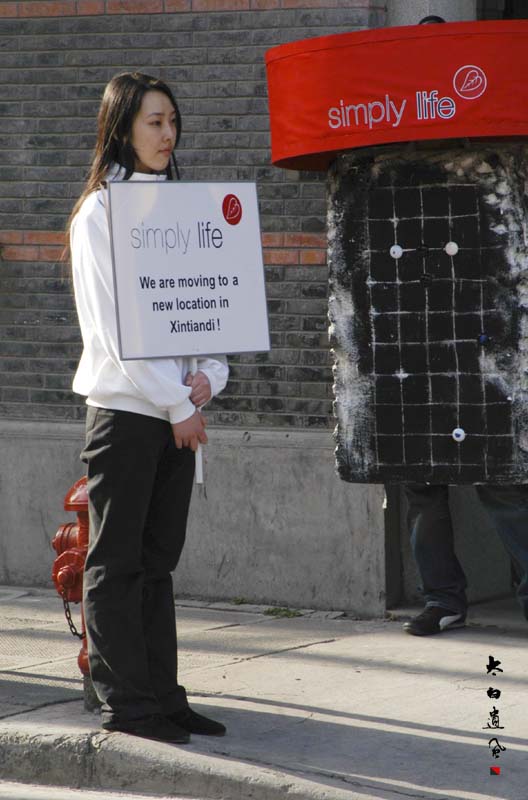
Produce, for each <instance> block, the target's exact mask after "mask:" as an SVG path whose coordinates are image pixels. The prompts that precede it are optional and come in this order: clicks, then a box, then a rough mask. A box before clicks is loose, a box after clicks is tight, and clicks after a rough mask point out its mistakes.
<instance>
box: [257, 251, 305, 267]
mask: <svg viewBox="0 0 528 800" xmlns="http://www.w3.org/2000/svg"><path fill="white" fill-rule="evenodd" d="M264 263H265V264H270V265H273V264H298V263H299V251H298V250H264Z"/></svg>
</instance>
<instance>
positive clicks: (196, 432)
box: [172, 411, 207, 451]
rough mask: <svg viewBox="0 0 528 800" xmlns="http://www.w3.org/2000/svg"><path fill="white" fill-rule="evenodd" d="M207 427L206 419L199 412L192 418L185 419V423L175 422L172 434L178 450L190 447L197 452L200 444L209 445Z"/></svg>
mask: <svg viewBox="0 0 528 800" xmlns="http://www.w3.org/2000/svg"><path fill="white" fill-rule="evenodd" d="M206 425H207V423H206V421H205V418H204V417H203V416H202V414H200V412H199V411H195V412H194V414H193V415H192V417H189V418H188V419H184V420H183V422H173V423H172V433H173V436H174V441H175V443H176V447H177V448H178V450H181V448H182V447H190V448H191V450H194V451H196V450H198V445H199V444H207V434H206V432H205V426H206Z"/></svg>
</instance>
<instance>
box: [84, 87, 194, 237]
mask: <svg viewBox="0 0 528 800" xmlns="http://www.w3.org/2000/svg"><path fill="white" fill-rule="evenodd" d="M152 91H155V92H162V93H163V94H164V95H166V96H167V97H168V98H169V100H170V102H171V103H172V106H173V107H174V111H175V114H176V144H175V147H177V146H178V142H179V141H180V136H181V131H182V122H181V114H180V110H179V108H178V104H177V102H176V100H175V98H174V95H173V94H172V92H171V90H170V89H169V87H168V86H167V84H166V83H164V82H163V81H162V80H160V79H159V78H152V77H151V76H150V75H145V74H144V73H142V72H123V73H122V74H121V75H115V76H114V77H113V78H112V80H111V81H110V82H109V83H108V84H107V86H106V88H105V90H104V94H103V99H102V101H101V106H100V108H99V114H98V117H97V142H96V145H95V151H94V156H93V160H92V166H91V169H90V172H89V175H88V179H87V181H86V185H85V187H84V189H83V192H82V194H81V196H80V197H79V199H78V200H77V202H76V204H75V206H74V208H73V211H72V213H71V216H70V219H69V221H68V231H69V228H70V226H71V222H72V220H73V218H74V216H75V215H76V213H77V212H78V210H79V208H80V207H81V205H82V203H83V202H84V200H85V199H86V197H88V195H89V194H91V193H92V192H95V191H96V190H97V189H100V188H101V186H103V185H104V181H105V180H106V176H107V174H108V170H109V169H110V167H111V166H112V164H120V165H121V166H122V167H123V168H124V170H125V175H124V180H128V179H129V178H130V176H131V175H132V173H133V172H134V166H135V162H136V154H135V152H134V148H133V147H132V124H133V122H134V120H135V118H136V116H137V114H138V113H139V109H140V108H141V103H142V101H143V98H144V96H145V95H146V93H147V92H152ZM171 162H172V163H171ZM173 170H174V173H173ZM166 174H167V178H168V179H169V180H173V178H174V176H176V178H179V177H180V176H179V173H178V166H177V164H176V159H175V157H174V153H172V156H171V161H169V163H168V164H167V169H166Z"/></svg>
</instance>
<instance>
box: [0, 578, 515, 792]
mask: <svg viewBox="0 0 528 800" xmlns="http://www.w3.org/2000/svg"><path fill="white" fill-rule="evenodd" d="M182 602H183V601H182ZM77 611H78V609H77ZM264 611H265V608H264V607H260V606H259V607H256V606H247V605H243V606H237V605H228V604H225V603H224V604H206V603H197V602H196V603H193V602H190V601H186V602H185V604H182V605H177V615H178V626H179V627H178V633H179V642H180V651H181V658H180V677H181V680H182V683H184V684H185V685H186V687H187V689H188V692H189V694H190V696H191V702H192V704H193V706H194V707H195V708H196V709H197V710H198V711H202V712H203V713H206V714H210V715H211V716H214V717H216V718H218V719H219V720H221V721H223V722H224V723H225V724H226V725H227V727H228V733H227V735H226V736H225V737H223V738H207V737H198V736H193V737H192V741H191V743H190V744H189V745H185V746H176V745H167V744H162V743H157V742H149V741H146V740H140V739H137V738H134V737H129V736H126V735H124V734H120V733H112V734H108V733H105V732H103V731H102V730H101V729H100V728H99V724H98V716H97V715H95V714H91V713H88V712H86V711H84V709H83V703H82V682H81V679H80V674H79V672H78V668H77V664H76V658H77V653H78V650H79V645H78V640H76V639H74V638H73V637H72V636H71V635H70V633H69V631H68V628H67V625H66V621H65V619H64V615H63V611H62V604H61V601H60V599H59V598H58V596H57V595H56V594H55V592H54V591H53V590H51V589H50V590H34V589H28V590H24V589H20V588H17V587H0V779H1V780H3V781H5V782H6V783H5V784H2V783H1V782H0V798H8V797H9V798H11V797H13V798H14V797H17V798H18V797H22V795H16V794H13V793H10V792H12V787H11V788H10V786H9V785H8V784H7V782H8V781H18V782H22V783H28V784H30V783H31V784H40V785H42V786H44V785H51V786H71V787H74V788H75V787H82V788H84V789H86V790H88V789H90V790H91V791H94V792H95V791H96V790H99V791H102V792H103V793H102V794H101V800H107V798H109V797H111V792H123V793H126V792H129V793H139V794H143V795H156V794H157V795H163V796H164V797H172V798H181V797H189V798H199V800H374V798H376V800H381V799H382V798H383V799H385V798H391V800H402V799H403V798H420V800H444V799H445V800H452V799H455V798H456V799H458V798H464V799H466V800H488V799H490V798H507V799H508V800H526V798H528V757H527V756H528V738H527V728H528V722H527V720H528V684H527V672H528V659H527V654H526V645H527V643H528V625H526V623H525V622H524V620H523V618H522V617H521V612H520V610H518V608H517V606H516V605H515V603H514V601H513V600H511V601H510V600H507V601H501V602H500V603H493V604H492V605H489V604H488V605H481V606H474V607H473V608H472V609H471V613H470V617H469V622H470V624H469V626H468V627H467V628H464V629H459V630H454V631H449V632H447V633H444V634H441V635H439V636H435V637H430V638H425V639H424V638H421V637H414V636H408V635H406V634H404V633H403V632H402V630H401V619H396V618H391V619H387V620H366V621H365V620H361V621H358V620H353V619H350V618H347V617H345V616H344V615H340V614H339V613H325V612H310V611H306V612H302V616H298V617H293V618H287V617H278V618H274V617H272V616H269V615H267V614H265V613H264ZM410 613H412V612H411V611H410V610H405V609H404V610H400V611H399V612H398V613H396V612H395V613H394V615H391V616H393V617H404V616H406V615H407V616H408V615H409V614H410ZM74 616H75V617H77V618H78V613H76V611H74ZM490 654H491V655H493V656H494V658H495V659H497V660H500V662H501V664H500V666H501V668H502V669H503V670H504V672H499V673H498V674H497V676H496V677H492V676H488V675H487V674H486V665H487V663H488V659H489V656H490ZM489 686H493V687H495V688H498V689H500V690H501V692H502V694H501V697H500V698H499V699H490V698H489V697H488V696H487V693H486V690H487V689H488V687H489ZM493 707H495V708H496V709H497V710H498V712H499V719H498V722H499V724H500V725H501V726H504V727H503V729H496V728H494V729H493V730H489V729H486V725H487V724H488V723H490V724H491V722H490V720H491V717H490V712H491V710H492V708H493ZM496 721H497V719H496ZM494 736H496V737H497V739H498V741H499V742H500V744H501V746H503V747H504V746H505V747H506V750H504V751H501V753H500V757H499V758H498V759H496V758H493V757H492V754H491V752H490V750H489V748H488V741H489V739H491V738H492V737H494ZM490 766H500V767H501V774H500V775H499V776H490ZM2 787H3V788H2ZM25 796H26V795H24V797H25ZM27 796H28V797H29V794H28V795H27ZM35 796H36V795H35ZM40 796H42V797H43V798H44V797H45V798H46V800H48V798H53V796H54V795H53V794H47V793H46V792H44V790H42V794H41V795H40V794H39V797H40ZM55 796H56V797H57V800H58V799H59V797H60V798H61V800H62V799H63V798H68V793H66V794H64V793H62V792H59V790H57V791H56V793H55ZM69 796H70V797H71V798H74V797H77V796H81V795H79V793H78V792H74V791H72V792H71V794H70V795H69ZM82 796H83V797H84V796H86V797H87V798H88V794H86V795H84V794H83V795H82Z"/></svg>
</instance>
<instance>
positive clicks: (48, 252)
mask: <svg viewBox="0 0 528 800" xmlns="http://www.w3.org/2000/svg"><path fill="white" fill-rule="evenodd" d="M63 252H64V245H62V246H61V247H39V248H38V253H39V255H38V261H60V260H61V258H62V254H63Z"/></svg>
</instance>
